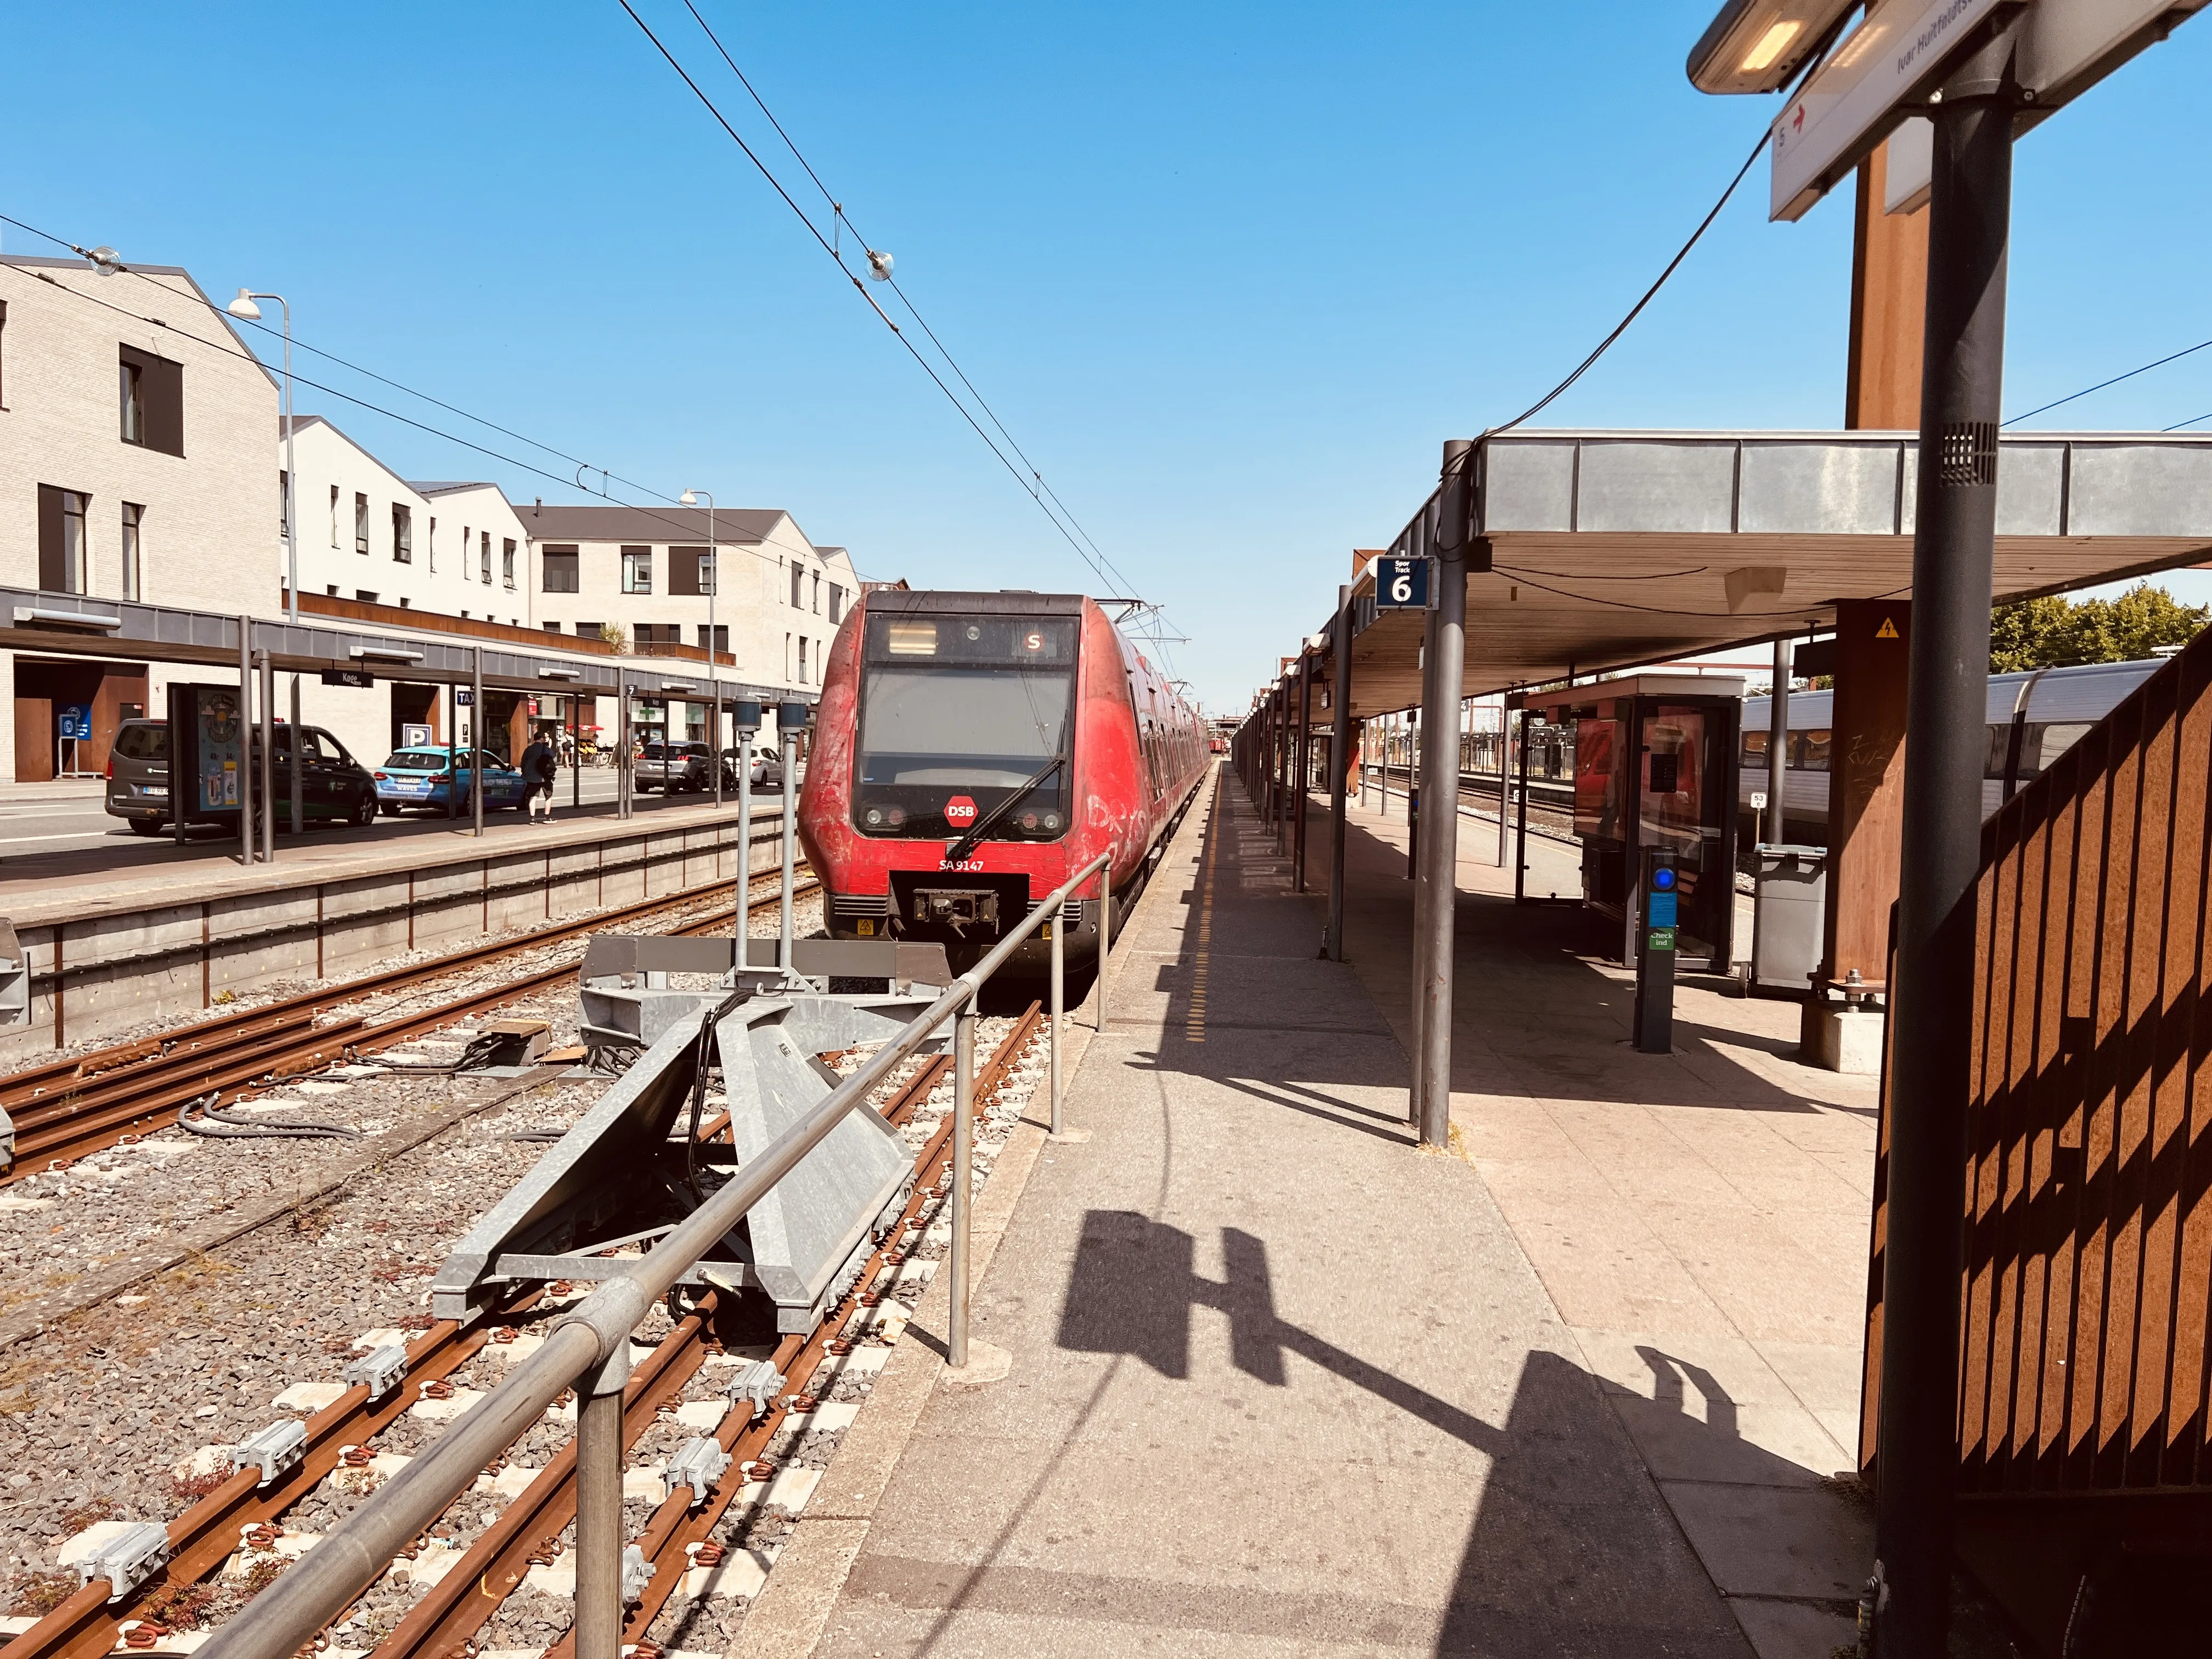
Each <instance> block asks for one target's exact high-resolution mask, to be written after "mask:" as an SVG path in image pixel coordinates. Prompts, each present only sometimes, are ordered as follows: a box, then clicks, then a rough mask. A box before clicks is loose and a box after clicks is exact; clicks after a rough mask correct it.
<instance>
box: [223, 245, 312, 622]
mask: <svg viewBox="0 0 2212 1659" xmlns="http://www.w3.org/2000/svg"><path fill="white" fill-rule="evenodd" d="M256 300H274V301H276V303H277V304H278V305H280V306H282V307H283V308H284V618H285V620H286V621H287V622H297V621H299V620H300V515H299V513H297V512H295V510H294V507H295V499H294V498H295V495H297V493H298V484H299V477H300V474H299V471H298V469H297V468H296V467H295V466H294V465H293V464H292V302H291V301H289V300H287V299H286V298H285V297H284V296H283V295H281V294H256V293H254V292H253V291H252V289H243V288H242V289H239V290H238V297H237V298H236V299H235V300H233V301H231V302H230V303H229V304H228V305H227V306H225V307H223V309H224V310H225V311H227V312H228V313H230V314H231V315H232V316H234V317H236V318H238V319H240V320H241V321H245V322H249V323H258V322H259V321H260V320H261V307H259V306H258V305H256V304H254V303H253V302H254V301H256ZM264 476H265V475H264Z"/></svg>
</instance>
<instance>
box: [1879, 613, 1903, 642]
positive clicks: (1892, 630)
mask: <svg viewBox="0 0 2212 1659" xmlns="http://www.w3.org/2000/svg"><path fill="white" fill-rule="evenodd" d="M1874 636H1875V638H1876V639H1878V640H1893V639H1895V638H1896V637H1897V624H1896V623H1893V622H1892V621H1890V619H1889V618H1888V617H1883V618H1882V619H1881V627H1879V628H1877V629H1875V630H1874Z"/></svg>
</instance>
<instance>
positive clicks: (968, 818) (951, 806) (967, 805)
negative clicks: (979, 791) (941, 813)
mask: <svg viewBox="0 0 2212 1659" xmlns="http://www.w3.org/2000/svg"><path fill="white" fill-rule="evenodd" d="M945 822H946V823H950V824H954V825H964V824H970V823H975V802H974V801H972V800H970V799H968V797H967V796H965V795H955V796H954V797H953V798H952V799H951V800H949V801H947V802H945Z"/></svg>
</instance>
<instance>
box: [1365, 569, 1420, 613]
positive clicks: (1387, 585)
mask: <svg viewBox="0 0 2212 1659" xmlns="http://www.w3.org/2000/svg"><path fill="white" fill-rule="evenodd" d="M1430 564H1431V561H1430V560H1427V559H1401V558H1381V559H1377V560H1376V561H1375V608H1376V610H1378V611H1425V610H1427V609H1428V608H1429V591H1430V587H1431V583H1430V581H1429V568H1430Z"/></svg>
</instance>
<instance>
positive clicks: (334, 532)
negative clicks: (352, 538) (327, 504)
mask: <svg viewBox="0 0 2212 1659" xmlns="http://www.w3.org/2000/svg"><path fill="white" fill-rule="evenodd" d="M337 544H338V487H337V485H336V484H332V485H331V546H332V547H336V546H337Z"/></svg>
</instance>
